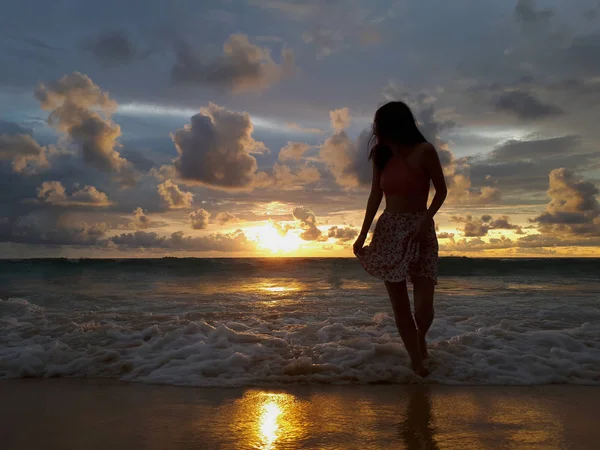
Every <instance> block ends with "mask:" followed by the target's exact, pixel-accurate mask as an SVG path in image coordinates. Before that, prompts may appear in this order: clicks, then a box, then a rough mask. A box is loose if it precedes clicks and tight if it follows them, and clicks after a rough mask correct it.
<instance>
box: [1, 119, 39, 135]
mask: <svg viewBox="0 0 600 450" xmlns="http://www.w3.org/2000/svg"><path fill="white" fill-rule="evenodd" d="M32 133H33V130H32V129H31V128H25V127H22V126H21V125H19V124H18V123H15V122H9V121H7V120H2V119H0V135H2V134H8V135H10V136H13V135H15V134H32Z"/></svg>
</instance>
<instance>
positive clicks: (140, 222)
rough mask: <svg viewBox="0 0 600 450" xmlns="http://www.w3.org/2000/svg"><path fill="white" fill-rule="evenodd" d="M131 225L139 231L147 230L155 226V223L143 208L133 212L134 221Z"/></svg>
mask: <svg viewBox="0 0 600 450" xmlns="http://www.w3.org/2000/svg"><path fill="white" fill-rule="evenodd" d="M130 225H131V226H132V227H133V228H136V229H138V230H146V229H148V228H151V227H152V226H154V222H153V221H152V220H151V219H150V217H148V216H147V215H146V214H145V213H144V210H143V209H142V208H139V207H138V208H136V209H134V210H133V220H132V221H131V223H130Z"/></svg>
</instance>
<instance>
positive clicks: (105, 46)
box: [83, 30, 139, 67]
mask: <svg viewBox="0 0 600 450" xmlns="http://www.w3.org/2000/svg"><path fill="white" fill-rule="evenodd" d="M83 49H84V50H85V51H87V52H89V53H91V54H92V55H93V56H94V57H95V58H96V59H98V61H100V62H101V63H102V64H104V65H105V66H109V67H110V66H113V67H114V66H121V65H125V64H129V63H131V62H132V61H134V60H135V59H136V58H137V57H138V56H139V54H138V51H137V50H136V48H135V46H134V45H133V43H132V42H131V39H130V38H129V36H128V35H127V33H125V32H124V31H122V30H108V31H105V32H103V33H101V34H100V35H98V36H96V37H95V38H93V39H89V40H88V41H86V42H85V43H84V45H83Z"/></svg>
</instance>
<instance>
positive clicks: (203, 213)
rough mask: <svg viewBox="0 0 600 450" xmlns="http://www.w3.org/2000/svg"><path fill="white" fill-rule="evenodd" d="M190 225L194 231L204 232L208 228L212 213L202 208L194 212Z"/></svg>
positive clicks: (191, 215) (191, 214)
mask: <svg viewBox="0 0 600 450" xmlns="http://www.w3.org/2000/svg"><path fill="white" fill-rule="evenodd" d="M189 218H190V225H191V226H192V228H193V229H194V230H204V229H205V228H206V227H207V226H208V219H210V213H209V212H208V211H207V210H205V209H202V208H199V209H197V210H196V211H193V212H191V213H190V215H189Z"/></svg>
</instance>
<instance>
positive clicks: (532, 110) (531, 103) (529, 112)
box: [495, 91, 565, 120]
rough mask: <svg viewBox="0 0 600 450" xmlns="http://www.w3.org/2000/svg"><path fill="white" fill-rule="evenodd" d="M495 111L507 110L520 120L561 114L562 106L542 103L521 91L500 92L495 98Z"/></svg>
mask: <svg viewBox="0 0 600 450" xmlns="http://www.w3.org/2000/svg"><path fill="white" fill-rule="evenodd" d="M495 108H496V111H501V112H507V113H510V114H512V115H514V116H516V117H517V118H519V119H522V120H538V119H546V118H549V117H555V116H560V115H563V114H564V113H565V112H564V111H563V109H562V108H560V107H559V106H557V105H553V104H551V103H543V102H541V101H540V100H538V99H537V97H535V96H534V95H533V94H531V93H528V92H522V91H508V92H504V93H502V94H501V95H500V96H499V97H498V98H496V100H495Z"/></svg>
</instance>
